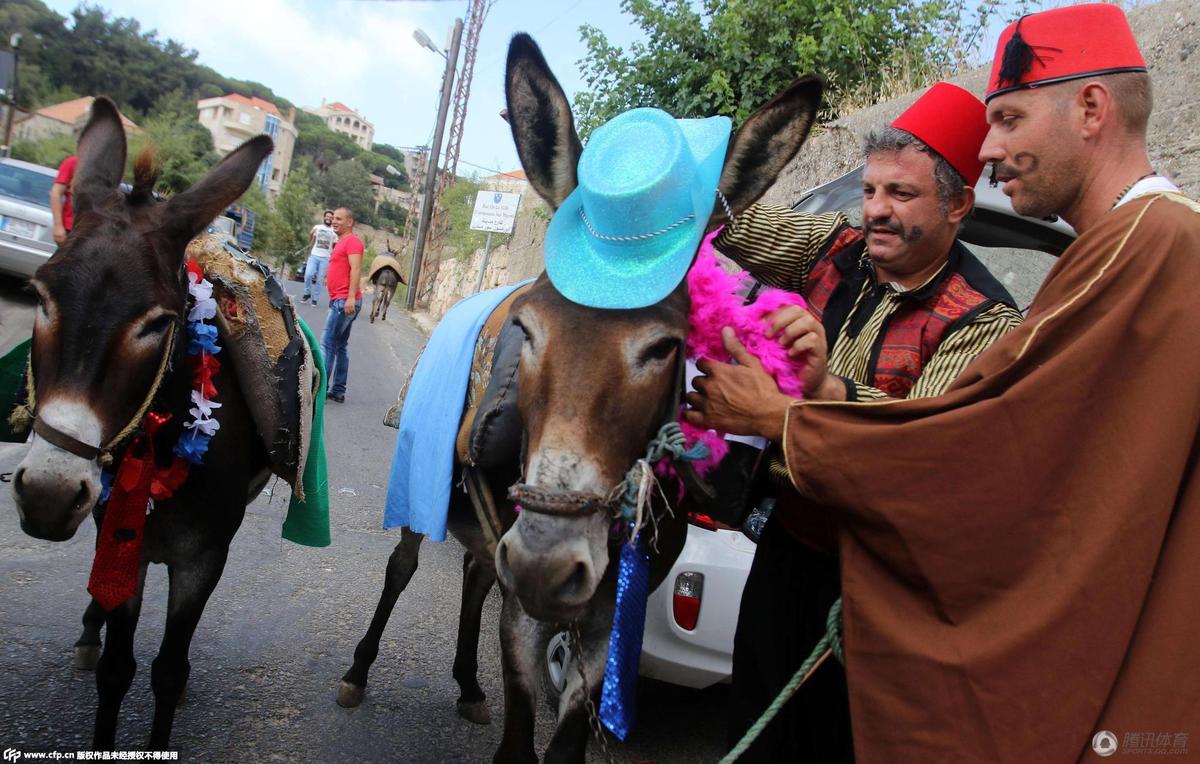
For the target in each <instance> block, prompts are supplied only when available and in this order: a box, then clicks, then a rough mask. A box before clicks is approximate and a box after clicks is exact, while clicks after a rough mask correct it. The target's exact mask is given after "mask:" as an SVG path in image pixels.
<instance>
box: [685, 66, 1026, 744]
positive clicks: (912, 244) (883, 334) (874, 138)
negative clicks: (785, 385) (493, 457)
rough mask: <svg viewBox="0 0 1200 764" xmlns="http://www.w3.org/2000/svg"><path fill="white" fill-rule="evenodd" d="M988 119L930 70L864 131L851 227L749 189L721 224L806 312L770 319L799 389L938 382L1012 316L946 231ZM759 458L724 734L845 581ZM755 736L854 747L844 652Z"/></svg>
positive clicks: (860, 396) (845, 396) (885, 388)
mask: <svg viewBox="0 0 1200 764" xmlns="http://www.w3.org/2000/svg"><path fill="white" fill-rule="evenodd" d="M987 131H988V125H987V120H986V110H985V107H984V105H983V103H982V102H981V101H980V100H979V99H978V98H976V97H975V96H973V95H972V94H971V93H969V92H967V91H965V90H963V89H962V88H959V87H957V86H954V85H951V84H948V83H938V84H937V85H934V86H933V87H932V88H931V89H930V90H929V91H928V92H927V93H925V95H923V96H922V97H921V98H920V99H919V100H918V101H917V102H916V103H915V104H914V105H913V106H912V107H911V108H910V109H908V111H906V112H905V113H904V114H902V115H901V116H900V117H899V118H898V119H897V120H896V121H895V122H893V123H892V124H891V125H890V126H889V127H887V128H885V129H883V130H882V131H879V132H876V133H872V134H871V135H870V136H868V138H867V140H866V144H865V154H866V167H865V169H864V172H863V210H862V220H863V225H862V227H861V228H855V227H852V226H851V225H850V222H849V220H848V219H847V217H846V215H845V214H844V213H841V212H832V213H825V214H820V215H812V214H801V213H797V212H794V211H792V210H790V209H788V208H784V207H770V206H765V205H755V206H753V207H751V208H750V209H748V210H746V211H745V212H743V213H742V214H741V215H739V216H738V218H737V220H736V221H735V222H734V223H733V224H732V225H730V226H729V227H727V228H726V229H725V230H724V231H722V232H721V234H720V235H719V236H718V237H717V239H716V242H715V244H716V246H717V248H718V249H719V250H720V251H721V252H723V253H724V254H726V255H727V256H729V257H730V258H732V259H733V260H734V261H735V262H737V263H738V264H739V265H741V266H742V267H744V268H746V269H747V270H748V271H750V272H751V273H752V274H753V275H754V276H755V277H756V278H758V279H759V280H760V281H762V282H763V283H766V284H769V285H772V286H777V287H782V288H785V289H789V290H792V291H795V292H799V293H801V294H803V295H804V297H805V298H806V300H807V301H808V303H809V308H810V311H811V312H810V311H805V310H803V309H801V308H787V309H784V310H781V311H779V312H778V313H777V314H776V315H775V317H774V321H773V327H772V329H771V334H772V335H775V334H778V335H779V337H780V341H781V342H784V343H788V344H790V345H791V346H792V349H791V352H792V354H793V355H794V356H797V357H798V356H800V355H801V354H803V355H805V356H806V357H807V366H806V370H805V378H804V390H805V397H806V398H807V399H817V400H832V401H862V400H873V399H883V398H920V397H926V396H934V395H939V394H940V393H941V392H942V391H943V390H944V389H945V388H946V386H947V385H949V384H950V382H951V380H953V379H954V378H955V377H956V376H957V375H958V373H959V372H961V371H962V370H963V368H964V367H965V366H966V365H967V364H968V363H969V362H970V361H971V360H972V359H974V358H975V356H977V355H978V354H979V353H981V352H982V351H983V350H984V349H985V348H987V347H988V346H989V345H991V343H992V342H994V341H995V340H996V339H997V338H999V337H1001V336H1002V335H1004V334H1005V333H1006V332H1008V331H1009V330H1010V329H1012V328H1013V327H1015V326H1017V325H1018V324H1019V323H1020V321H1021V314H1020V312H1019V311H1018V310H1017V309H1016V307H1015V305H1014V303H1013V299H1012V297H1011V296H1010V295H1009V294H1008V292H1007V290H1005V289H1004V287H1003V286H1002V285H1001V284H1000V283H999V282H998V281H997V280H996V279H995V278H994V277H993V276H992V275H991V273H989V272H988V270H987V268H986V267H984V265H983V264H982V263H981V262H979V260H978V259H977V258H976V257H975V256H974V255H973V254H971V253H970V252H969V251H968V250H967V248H966V247H964V246H963V245H962V243H960V242H959V241H958V240H957V239H956V236H957V233H958V229H959V226H960V224H961V223H962V221H963V219H964V218H966V216H967V215H968V214H970V212H971V209H972V207H973V205H974V201H975V194H974V185H975V183H976V181H977V180H978V179H979V176H980V173H981V171H982V169H983V163H982V162H980V161H979V147H980V145H981V144H982V142H983V138H984V136H985V135H986V134H987ZM697 389H699V390H701V391H702V392H703V382H701V384H700V385H697ZM696 402H697V403H699V405H701V406H703V405H704V403H703V401H702V400H700V401H696ZM770 472H771V476H772V478H773V479H774V480H775V481H776V482H777V483H778V484H779V491H778V492H779V499H778V501H777V504H776V509H775V512H774V514H773V516H772V517H771V519H770V520H769V521H768V523H767V527H766V528H765V530H764V531H763V534H762V537H761V539H760V542H759V545H758V550H757V552H756V554H755V559H754V563H753V566H752V568H751V572H750V575H749V578H748V579H747V582H746V588H745V592H744V594H743V597H742V605H741V613H740V617H739V621H738V629H737V637H736V639H735V644H734V656H733V696H732V699H731V703H730V708H731V715H730V720H731V722H730V737H731V740H730V742H731V744H732V743H734V742H736V741H737V740H738V739H739V738H740V737H741V735H742V734H743V733H744V732H745V731H746V729H747V728H748V727H749V726H750V724H752V723H753V722H754V720H755V719H757V718H758V717H759V715H760V714H761V713H762V711H763V710H764V709H765V708H766V707H767V705H768V704H769V703H770V702H771V700H772V699H773V698H774V697H775V695H776V694H777V693H778V692H779V690H780V689H781V688H782V687H783V685H784V683H785V682H787V680H788V679H789V678H790V677H791V675H792V673H793V672H794V671H795V670H796V668H797V667H799V665H800V663H801V662H802V661H803V660H804V658H805V657H807V655H808V653H809V651H810V650H811V649H812V647H813V645H814V644H816V642H817V640H818V639H820V637H821V635H822V634H823V633H824V631H825V619H826V614H827V613H828V611H829V607H830V606H831V605H832V604H833V602H834V601H835V600H836V599H837V598H838V596H839V595H840V593H841V586H840V580H839V571H838V560H837V557H836V543H837V539H836V534H835V531H834V528H833V526H832V525H830V524H829V523H828V521H827V520H826V519H825V518H822V517H813V516H812V515H811V514H804V513H799V512H796V511H794V502H792V501H791V499H792V498H794V495H795V490H794V488H792V485H791V482H790V479H789V477H788V473H787V468H786V466H784V464H783V461H782V459H781V458H779V456H778V455H777V456H776V458H774V459H772V460H771V469H770ZM914 479H916V476H914ZM930 490H933V488H932V487H931V489H930ZM759 740H760V742H758V743H756V744H755V746H754V747H752V748H751V749H750V751H749V754H750V756H749V758H750V759H751V760H769V761H785V760H786V761H798V760H805V761H820V762H840V761H850V760H853V750H852V748H853V746H852V742H851V733H850V714H849V701H848V698H847V690H846V679H845V674H844V673H843V672H842V669H841V667H840V665H838V664H837V663H836V662H835V661H828V662H826V664H825V665H824V666H823V667H822V668H821V669H820V670H819V671H818V672H817V673H816V674H814V676H813V677H812V678H811V679H810V680H809V681H808V683H807V684H806V685H805V686H804V687H803V688H802V689H801V690H800V691H799V692H798V693H797V695H796V697H795V698H794V699H793V700H792V701H791V702H790V703H789V704H788V705H787V706H786V707H785V711H784V718H783V719H782V720H778V721H776V722H774V723H773V724H771V725H770V727H768V728H767V730H766V731H765V732H764V734H763V736H762V737H761V738H760V739H759Z"/></svg>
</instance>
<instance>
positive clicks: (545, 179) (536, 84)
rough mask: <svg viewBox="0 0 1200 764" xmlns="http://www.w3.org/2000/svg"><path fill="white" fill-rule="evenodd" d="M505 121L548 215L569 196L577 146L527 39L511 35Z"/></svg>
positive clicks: (541, 60)
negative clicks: (549, 210) (548, 209)
mask: <svg viewBox="0 0 1200 764" xmlns="http://www.w3.org/2000/svg"><path fill="white" fill-rule="evenodd" d="M504 93H505V96H506V98H507V101H508V121H509V124H511V125H512V134H513V143H515V144H517V155H518V156H519V157H520V158H521V166H522V167H524V168H525V175H526V177H528V178H529V182H530V184H531V185H532V186H533V189H534V190H535V191H537V192H538V194H539V195H540V196H541V197H542V198H543V199H545V200H546V203H547V204H549V205H550V206H551V207H552V208H553V209H558V206H559V205H560V204H562V203H563V200H564V199H566V198H567V196H569V195H570V193H571V192H572V191H573V190H575V184H576V178H575V166H576V165H577V164H579V155H580V154H581V153H582V152H583V145H582V144H581V143H580V142H579V134H578V133H576V132H575V119H574V117H572V116H571V104H570V103H569V102H568V101H567V96H566V94H564V93H563V89H562V86H560V85H559V84H558V80H557V79H555V78H554V74H553V73H552V72H551V71H550V67H549V66H547V65H546V58H545V57H544V56H543V55H542V51H541V50H540V49H539V48H538V46H537V43H535V42H534V41H533V38H532V37H530V36H529V35H527V34H525V33H520V34H516V35H514V36H513V38H512V42H510V43H509V44H508V69H507V72H506V73H505V77H504Z"/></svg>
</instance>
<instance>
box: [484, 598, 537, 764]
mask: <svg viewBox="0 0 1200 764" xmlns="http://www.w3.org/2000/svg"><path fill="white" fill-rule="evenodd" d="M501 592H503V589H502V590H501ZM541 632H542V628H541V625H540V624H539V623H538V622H537V621H535V620H533V619H532V618H530V617H529V616H528V615H526V613H525V611H524V610H522V609H521V605H520V603H519V602H518V601H517V597H516V595H515V594H513V595H509V594H506V595H505V597H504V605H503V606H502V607H501V609H500V658H501V664H502V666H503V670H504V737H503V738H501V740H500V748H498V749H497V750H496V755H495V756H494V757H493V759H492V760H493V761H494V762H497V763H498V764H499V762H537V760H538V759H537V753H536V752H535V751H534V749H533V725H534V721H535V719H536V717H535V715H534V703H535V702H536V701H537V685H538V673H537V672H538V658H539V657H540V656H538V655H537V653H538V649H537V646H538V645H541V644H543V643H544V640H543V639H542V638H541V637H542V633H541Z"/></svg>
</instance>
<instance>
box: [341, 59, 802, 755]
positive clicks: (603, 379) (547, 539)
mask: <svg viewBox="0 0 1200 764" xmlns="http://www.w3.org/2000/svg"><path fill="white" fill-rule="evenodd" d="M506 94H507V99H508V114H509V119H510V121H511V124H512V130H513V138H514V140H515V141H516V145H517V150H518V153H519V154H520V157H521V163H522V165H523V167H524V168H525V172H526V174H527V175H528V177H529V180H530V183H531V184H532V185H533V187H534V189H535V190H536V191H537V192H538V193H539V194H540V195H541V196H542V198H543V199H545V200H546V202H547V203H549V205H550V206H551V207H552V208H557V207H558V206H559V205H560V204H561V203H562V202H563V200H564V199H566V197H567V195H568V194H570V193H571V191H572V190H573V189H574V188H575V184H576V174H575V168H576V164H577V162H578V160H579V155H580V152H581V145H580V141H579V138H578V136H577V134H576V131H575V126H574V120H573V118H572V116H571V109H570V106H569V104H568V102H567V98H566V96H565V95H564V94H563V91H562V88H561V87H560V86H559V84H558V82H557V80H556V79H555V78H554V75H553V74H552V73H551V72H550V69H549V67H548V66H547V65H546V61H545V59H544V58H543V57H542V54H541V51H540V50H539V49H538V47H537V45H536V44H535V43H534V42H533V40H532V39H531V38H530V37H529V36H527V35H517V36H516V37H514V38H513V40H512V43H511V45H510V47H509V53H508V69H507V76H506ZM820 98H821V83H820V80H819V79H817V78H815V77H806V78H804V79H801V80H798V81H797V82H795V83H793V84H792V85H790V86H789V87H787V88H786V89H784V90H783V91H782V92H781V93H780V94H779V95H777V96H776V97H775V98H774V99H773V100H772V101H771V102H770V103H768V104H767V105H766V106H764V107H762V108H761V109H759V110H758V111H756V112H755V113H754V114H753V115H752V116H751V117H750V118H749V119H748V120H747V121H746V123H745V124H744V125H742V127H741V129H739V130H738V132H737V133H736V134H735V135H734V137H733V139H732V141H731V143H730V145H729V149H728V152H727V154H726V159H725V168H724V170H723V172H722V176H721V181H720V188H721V190H722V191H723V192H724V195H725V197H726V198H727V199H728V201H729V203H730V204H731V206H732V209H733V210H734V211H738V210H741V209H744V208H745V207H747V206H749V205H750V204H751V203H752V202H753V201H754V200H755V199H757V198H758V197H759V196H760V195H761V194H762V193H763V192H764V191H765V190H766V189H767V187H768V186H770V185H771V183H773V182H774V180H775V178H776V176H777V175H778V174H779V172H780V171H781V170H782V169H783V167H784V166H785V165H786V164H787V163H788V161H790V160H791V158H792V157H793V156H794V155H795V153H796V151H798V150H799V148H800V146H801V144H802V143H803V142H804V140H805V138H806V137H807V135H808V129H809V127H810V126H811V124H812V121H813V117H814V115H815V113H816V110H817V107H818V105H819V102H820ZM714 207H715V209H714V212H713V216H712V223H713V224H717V223H720V222H723V221H724V220H725V219H726V215H725V212H724V210H723V209H722V208H721V207H720V206H719V205H714ZM687 313H688V298H687V293H686V290H685V289H684V288H683V287H682V286H681V287H680V288H678V289H676V290H675V292H674V293H673V294H671V295H670V296H669V297H667V298H666V299H665V300H663V301H662V302H660V303H658V304H657V305H653V306H650V307H648V308H641V309H638V310H624V311H620V310H617V311H613V310H596V309H592V308H585V307H582V306H579V305H576V304H574V303H571V302H568V301H567V300H566V299H565V298H563V297H562V295H560V294H559V293H558V292H557V291H556V290H555V289H554V287H553V285H551V284H550V282H549V281H548V280H547V279H546V277H545V276H544V275H543V276H542V278H541V279H539V280H538V282H537V283H536V284H535V285H534V286H533V287H532V288H531V289H530V290H529V291H528V292H527V293H526V294H525V295H523V296H522V297H520V298H518V299H517V301H516V302H515V303H514V305H513V308H512V313H511V315H512V318H511V320H512V321H513V322H515V324H516V326H518V327H520V329H521V330H522V331H523V333H524V343H523V347H522V349H521V351H520V370H519V411H520V417H521V420H522V424H523V427H524V430H525V434H524V442H525V444H526V448H525V450H524V453H522V449H521V447H520V444H519V439H518V443H517V444H516V445H515V446H514V447H513V448H512V450H511V454H510V457H509V458H508V459H507V460H505V464H504V466H502V467H501V468H499V469H495V470H492V471H490V472H489V474H487V475H486V478H487V482H488V483H489V484H490V485H492V486H494V487H496V490H495V492H494V501H495V503H496V505H497V506H498V507H499V510H500V512H499V514H500V519H501V524H502V525H503V527H504V529H506V532H505V533H504V534H503V537H502V538H501V539H500V541H499V544H498V545H496V552H495V554H494V555H492V554H489V553H488V552H489V545H488V544H487V543H486V541H485V532H484V531H483V529H482V528H481V525H480V523H479V522H477V521H476V520H475V518H476V514H475V513H474V512H473V511H472V510H471V508H470V505H469V503H468V502H467V500H466V499H465V497H464V496H463V494H462V492H460V491H454V492H452V495H453V496H454V497H455V498H453V499H452V506H451V514H450V524H449V530H450V532H451V533H452V534H453V535H454V536H455V537H456V538H457V539H458V540H459V541H461V542H462V544H463V545H464V546H465V547H466V548H467V549H468V554H467V562H466V566H465V568H466V570H465V578H464V589H463V602H462V613H461V617H460V623H459V640H458V651H457V655H456V657H455V662H454V677H455V679H456V680H457V681H458V683H459V686H460V688H461V690H462V696H461V697H460V698H459V710H460V713H462V714H463V715H464V716H466V717H467V718H469V719H471V720H473V721H486V720H487V719H488V714H487V710H486V706H485V705H484V696H483V692H482V691H481V690H480V688H479V685H478V683H477V682H476V677H475V668H476V657H475V651H476V646H477V644H478V636H479V633H478V631H479V618H480V613H479V610H480V607H481V605H482V602H483V599H484V597H485V596H486V595H487V592H488V590H489V588H490V587H491V584H492V581H493V580H494V579H495V578H496V576H497V575H498V576H499V578H500V581H501V583H502V585H501V591H502V593H503V595H504V604H503V607H502V612H501V617H500V641H501V648H502V658H503V664H504V736H503V739H502V741H501V744H500V748H499V750H498V751H497V752H496V756H495V758H496V761H521V762H525V761H537V755H536V753H535V751H534V748H533V724H534V702H535V697H536V691H537V688H538V685H539V680H540V677H541V675H542V670H541V666H542V663H543V660H544V658H543V656H544V655H545V645H546V641H547V639H548V638H549V636H550V635H551V634H553V633H555V632H557V631H559V630H561V629H562V628H563V627H564V625H567V624H574V625H575V626H576V627H577V628H578V630H579V633H580V635H581V642H582V647H583V653H584V656H583V658H584V660H583V661H582V665H583V669H584V672H583V673H585V674H586V676H587V687H588V688H589V689H590V690H591V692H592V694H593V695H595V694H596V693H597V692H598V691H599V688H600V683H601V676H602V673H603V671H604V661H605V655H606V649H607V644H608V636H609V631H610V629H611V625H612V612H613V605H614V599H615V588H614V585H613V584H614V579H615V567H616V566H610V565H609V564H608V563H609V559H610V557H611V556H612V555H613V553H614V552H615V551H616V548H617V547H616V545H615V543H614V541H617V542H619V539H616V540H614V538H613V537H612V536H611V530H612V523H613V517H612V516H611V515H610V514H609V512H607V511H596V512H573V513H570V515H564V514H563V513H561V512H549V511H547V510H550V509H551V508H552V507H553V506H554V505H555V504H556V503H557V504H558V506H562V505H563V504H564V503H572V504H574V505H575V506H579V505H580V504H581V502H582V500H588V501H590V502H591V506H593V507H597V508H607V507H609V506H611V505H610V503H609V502H608V501H607V497H608V496H609V495H610V494H611V492H612V489H613V488H614V487H615V486H617V485H618V484H619V483H620V482H621V481H622V479H623V478H624V476H625V473H626V471H627V470H628V469H629V468H630V467H631V466H632V465H633V464H634V462H635V460H637V459H638V458H639V457H640V456H642V455H643V453H644V451H645V448H646V444H647V442H648V441H650V440H651V438H652V437H653V436H654V435H655V433H656V432H657V431H658V429H659V426H660V425H661V424H663V423H664V422H665V421H668V420H670V419H673V418H674V416H675V413H676V412H675V411H674V407H675V403H676V401H677V400H678V398H677V396H678V391H677V389H676V385H677V383H678V379H679V368H680V364H681V363H682V362H683V359H682V357H681V353H682V350H683V341H684V338H685V335H686V332H687ZM522 475H523V476H524V480H525V483H526V485H525V486H523V487H522V490H523V491H527V492H528V493H527V496H534V500H532V501H531V500H529V499H528V498H526V499H523V507H524V511H522V512H521V513H520V514H519V515H517V514H516V513H515V512H514V511H513V507H512V504H511V502H509V501H508V500H507V495H506V491H505V488H506V487H507V486H509V485H510V484H511V483H513V482H514V481H516V480H517V479H519V478H520V477H521V476H522ZM536 494H540V496H536ZM683 532H684V528H683V524H682V518H679V517H678V516H677V517H676V519H674V520H672V519H671V518H670V517H667V518H666V521H665V522H664V523H661V524H660V525H659V543H658V547H657V552H656V553H654V554H652V563H651V585H652V586H654V585H657V583H658V582H660V581H661V580H662V578H663V576H664V575H665V574H666V572H667V571H668V570H669V569H670V566H671V564H672V563H673V561H674V558H675V556H676V555H677V554H678V551H679V548H680V547H681V546H682V540H683ZM421 539H422V537H421V536H420V535H419V534H414V533H411V532H409V531H404V533H403V535H402V536H401V540H400V543H399V544H398V545H397V547H396V550H395V551H394V552H393V553H392V556H391V559H390V560H389V561H388V568H387V577H386V579H385V587H384V591H383V595H382V597H381V599H380V602H379V605H378V607H377V609H376V611H375V617H374V619H373V620H372V622H371V627H370V629H369V630H368V632H367V635H366V636H365V637H363V639H362V641H361V642H360V643H359V645H358V649H357V650H355V654H354V657H355V660H354V665H353V666H352V667H351V669H350V670H349V671H348V672H347V673H346V675H345V677H343V683H342V689H341V692H340V694H339V702H341V703H342V704H343V705H356V704H357V703H359V702H360V701H361V699H362V695H363V689H364V688H365V686H366V683H367V671H368V670H369V668H370V665H371V662H372V661H374V659H375V657H376V655H377V654H378V651H379V638H380V635H381V634H382V632H383V628H384V626H385V625H386V624H387V619H388V616H389V614H390V613H391V610H392V607H393V605H394V604H395V602H396V597H397V596H398V594H399V593H400V592H401V591H402V590H403V589H404V587H405V586H406V585H407V584H408V581H409V580H410V579H411V577H412V574H413V573H414V572H415V570H416V567H417V552H418V548H419V546H420V543H421ZM586 699H587V695H586V693H585V691H584V683H583V681H582V680H581V678H580V676H579V675H578V674H577V672H572V676H571V678H570V680H569V682H568V684H567V686H566V689H565V690H564V692H563V693H562V696H561V699H560V702H559V704H558V708H557V711H558V726H557V729H556V731H555V734H554V736H553V739H552V740H551V742H550V746H549V748H548V749H547V751H546V756H545V759H546V761H583V760H584V754H585V751H586V749H587V735H588V712H587V710H586V706H585V703H584V701H585V700H586Z"/></svg>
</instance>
